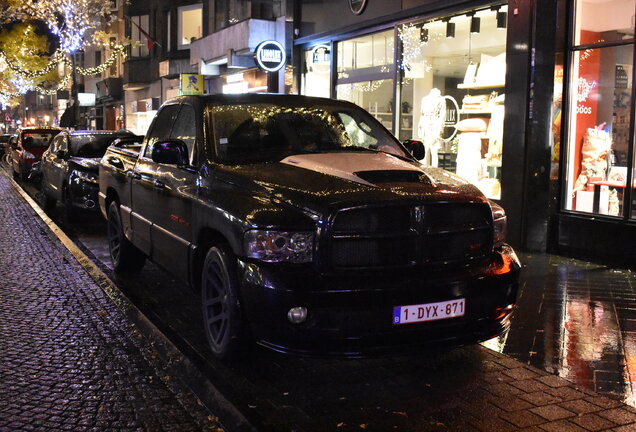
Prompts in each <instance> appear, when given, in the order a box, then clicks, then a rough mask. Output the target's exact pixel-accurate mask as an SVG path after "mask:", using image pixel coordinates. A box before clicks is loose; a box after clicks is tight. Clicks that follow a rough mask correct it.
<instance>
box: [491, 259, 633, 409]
mask: <svg viewBox="0 0 636 432" xmlns="http://www.w3.org/2000/svg"><path fill="white" fill-rule="evenodd" d="M521 257H522V261H523V263H524V267H525V269H524V272H523V276H522V284H521V290H520V295H519V309H518V310H517V311H516V313H515V316H514V319H513V322H512V327H511V330H510V332H509V333H508V335H506V336H503V337H501V338H498V339H495V340H491V341H489V342H487V343H486V344H485V345H486V346H488V347H491V348H493V349H496V350H498V351H500V352H503V353H505V354H507V355H510V356H512V357H514V358H516V359H518V360H521V361H523V362H525V363H528V364H531V365H533V366H535V367H538V368H541V369H543V370H545V371H547V372H550V373H553V374H556V375H558V376H561V377H563V378H566V379H568V380H570V381H572V382H574V383H576V384H578V385H580V386H583V387H585V388H588V389H590V390H593V391H596V392H598V393H601V394H607V395H612V396H615V397H617V398H619V399H621V400H623V401H625V402H626V403H628V404H630V405H632V406H636V398H635V392H636V386H635V384H636V357H635V356H636V292H635V288H636V274H634V273H633V272H632V271H630V270H624V269H612V268H608V267H606V266H602V265H598V264H593V263H588V262H584V261H580V260H575V259H571V258H564V257H559V256H554V255H528V254H525V255H523V254H522V256H521Z"/></svg>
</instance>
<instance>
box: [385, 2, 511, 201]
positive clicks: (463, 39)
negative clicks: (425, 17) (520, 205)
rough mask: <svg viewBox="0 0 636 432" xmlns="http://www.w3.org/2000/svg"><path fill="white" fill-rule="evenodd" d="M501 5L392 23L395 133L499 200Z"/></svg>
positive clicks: (503, 12)
mask: <svg viewBox="0 0 636 432" xmlns="http://www.w3.org/2000/svg"><path fill="white" fill-rule="evenodd" d="M506 21H507V6H506V5H505V4H501V5H494V6H492V7H488V8H485V9H482V10H474V11H470V12H468V13H462V14H458V15H453V16H449V17H443V18H441V19H435V20H431V21H418V22H413V23H408V24H405V25H402V26H400V27H399V28H398V36H399V42H400V47H401V50H400V58H399V60H398V67H399V69H398V73H399V77H400V79H399V82H398V90H397V95H398V98H397V99H396V101H397V102H396V118H397V125H396V128H395V129H396V132H397V133H396V135H397V136H398V137H399V139H400V140H405V139H415V140H420V141H422V142H423V143H424V146H425V148H426V157H425V159H424V160H423V161H422V162H423V163H424V164H425V165H427V166H439V167H442V168H445V169H447V170H450V171H453V172H456V173H457V174H458V175H459V176H461V177H463V178H464V179H466V180H468V181H469V182H471V183H473V184H474V185H476V186H477V187H478V188H479V189H481V191H482V192H483V193H484V194H485V195H486V196H487V197H488V198H492V199H500V198H501V183H500V180H501V168H502V150H503V125H504V116H505V109H504V98H505V95H504V90H505V84H506V82H505V81H506V54H505V52H506V27H507V22H506Z"/></svg>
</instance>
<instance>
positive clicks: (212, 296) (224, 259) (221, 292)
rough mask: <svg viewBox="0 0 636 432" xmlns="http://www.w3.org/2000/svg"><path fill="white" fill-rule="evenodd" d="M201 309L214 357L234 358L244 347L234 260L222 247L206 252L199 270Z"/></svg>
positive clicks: (243, 331) (243, 324)
mask: <svg viewBox="0 0 636 432" xmlns="http://www.w3.org/2000/svg"><path fill="white" fill-rule="evenodd" d="M201 306H202V312H203V326H204V331H205V336H206V338H207V340H208V344H209V345H210V349H211V350H212V353H214V355H215V356H216V357H218V358H220V359H222V360H231V359H234V358H236V357H238V354H240V353H241V352H244V350H245V348H246V347H247V336H246V331H245V322H244V320H243V317H242V312H241V307H240V301H239V296H238V282H237V278H236V259H235V258H234V256H233V255H232V253H231V252H229V250H228V249H227V248H226V247H222V246H216V247H212V248H210V250H209V251H208V253H207V255H206V257H205V261H204V262H203V268H202V270H201Z"/></svg>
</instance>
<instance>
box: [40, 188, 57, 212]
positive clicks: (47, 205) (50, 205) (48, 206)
mask: <svg viewBox="0 0 636 432" xmlns="http://www.w3.org/2000/svg"><path fill="white" fill-rule="evenodd" d="M40 193H41V194H42V197H41V199H40V203H41V206H42V208H43V209H44V210H45V211H52V210H55V207H56V206H57V200H56V199H55V198H51V197H50V196H48V195H47V194H45V193H44V192H42V190H40Z"/></svg>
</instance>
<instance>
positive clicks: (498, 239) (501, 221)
mask: <svg viewBox="0 0 636 432" xmlns="http://www.w3.org/2000/svg"><path fill="white" fill-rule="evenodd" d="M490 208H491V209H492V219H493V225H494V226H493V228H494V231H495V233H494V241H493V243H494V246H495V247H497V246H501V245H503V244H504V243H505V242H506V231H507V224H508V222H507V218H506V211H505V210H504V209H503V207H502V206H500V205H499V204H497V203H496V202H494V201H490Z"/></svg>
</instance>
